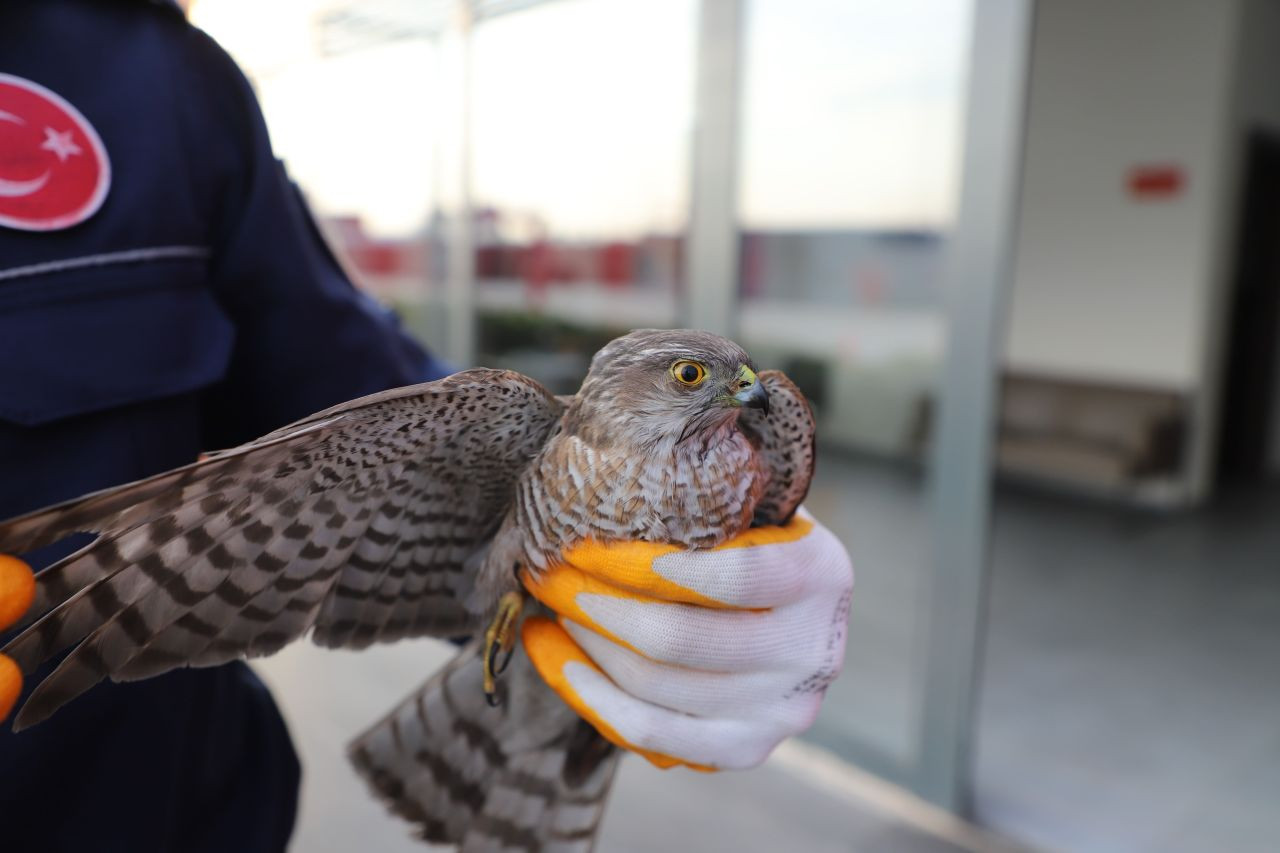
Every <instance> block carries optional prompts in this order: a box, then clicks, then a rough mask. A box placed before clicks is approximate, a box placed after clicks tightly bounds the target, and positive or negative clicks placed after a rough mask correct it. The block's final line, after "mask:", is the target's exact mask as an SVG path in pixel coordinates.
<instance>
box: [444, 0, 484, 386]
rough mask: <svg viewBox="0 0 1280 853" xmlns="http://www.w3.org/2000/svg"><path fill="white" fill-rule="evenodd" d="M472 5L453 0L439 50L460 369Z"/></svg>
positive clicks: (471, 340)
mask: <svg viewBox="0 0 1280 853" xmlns="http://www.w3.org/2000/svg"><path fill="white" fill-rule="evenodd" d="M471 28H472V13H471V3H470V2H468V0H458V2H457V4H456V6H455V14H454V21H453V24H452V26H451V27H450V28H449V30H448V32H447V35H446V37H445V38H443V39H441V49H442V50H445V51H448V53H447V54H446V56H447V57H448V58H447V59H446V61H447V62H449V63H450V65H451V73H450V74H449V75H448V83H449V84H451V85H452V87H453V89H452V92H451V93H450V94H451V95H452V97H453V98H457V101H456V102H454V101H453V100H452V99H451V98H446V103H448V104H449V110H448V112H449V116H448V124H447V126H446V132H445V134H444V136H445V139H446V142H445V145H446V146H447V148H448V150H447V152H446V157H445V163H446V164H448V165H447V168H446V169H445V172H446V174H445V175H444V176H442V177H443V178H444V184H445V186H444V187H443V188H442V189H443V193H442V199H443V202H444V211H445V215H446V223H447V225H446V229H447V247H448V248H447V251H446V262H445V266H446V269H445V315H446V317H447V319H448V335H447V341H448V347H447V350H446V352H447V354H448V358H449V360H450V361H451V362H453V364H454V365H455V366H457V367H459V368H465V367H470V366H472V365H473V364H475V359H476V351H475V346H476V345H475V337H476V335H475V322H476V317H475V245H474V236H475V234H474V231H475V223H474V216H473V211H472V199H471Z"/></svg>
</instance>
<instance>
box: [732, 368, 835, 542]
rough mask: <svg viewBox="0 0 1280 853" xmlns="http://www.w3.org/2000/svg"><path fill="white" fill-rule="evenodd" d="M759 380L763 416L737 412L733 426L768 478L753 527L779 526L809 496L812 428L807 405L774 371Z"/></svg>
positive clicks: (813, 454)
mask: <svg viewBox="0 0 1280 853" xmlns="http://www.w3.org/2000/svg"><path fill="white" fill-rule="evenodd" d="M760 381H761V382H762V383H764V387H765V390H766V391H768V392H769V414H768V416H766V415H765V414H764V413H763V412H761V411H758V410H756V409H743V410H742V414H741V415H739V416H738V426H739V428H741V430H742V431H743V433H744V434H745V435H746V436H747V438H749V439H750V440H751V441H752V443H753V444H755V446H756V450H757V451H758V452H759V454H760V458H761V461H762V462H763V464H764V469H765V471H766V472H767V473H768V475H769V482H768V484H767V485H766V486H765V490H764V494H763V495H761V496H760V502H759V503H757V504H756V511H755V523H756V524H757V525H759V524H785V523H786V522H787V521H789V520H790V519H791V516H792V515H794V514H795V511H796V508H797V507H798V506H800V502H801V501H803V500H804V496H805V495H806V494H808V493H809V483H810V481H811V480H812V479H813V466H814V462H815V460H816V459H817V448H816V443H815V429H816V425H815V423H814V420H813V410H812V409H810V408H809V401H808V400H806V399H805V396H804V394H802V393H800V389H799V388H797V387H796V385H795V383H794V382H792V381H791V380H790V379H788V378H787V375H786V374H785V373H783V372H782V371H780V370H765V371H763V372H762V373H761V374H760Z"/></svg>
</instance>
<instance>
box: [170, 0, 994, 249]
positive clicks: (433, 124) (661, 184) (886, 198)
mask: <svg viewBox="0 0 1280 853" xmlns="http://www.w3.org/2000/svg"><path fill="white" fill-rule="evenodd" d="M370 2H371V0H363V4H362V5H363V8H364V9H368V8H370V6H369V4H370ZM380 2H383V3H390V2H391V0H380ZM970 3H971V0H747V4H746V8H747V18H746V25H745V34H744V76H745V79H744V95H745V96H744V99H743V113H742V119H741V121H742V130H741V151H740V163H739V218H740V221H741V223H742V224H743V225H744V226H745V227H751V228H864V227H873V228H892V227H910V228H917V227H945V225H946V224H947V222H948V221H949V220H950V218H951V215H952V210H953V206H954V199H955V193H956V190H957V187H956V177H957V173H958V167H959V162H960V156H959V155H960V151H959V145H960V142H959V140H960V126H959V119H960V112H961V109H960V108H961V94H962V91H963V85H964V71H965V68H964V65H965V62H964V56H965V51H966V49H967V40H968V27H969V15H970ZM337 5H342V4H337ZM392 5H393V6H394V7H395V8H398V9H413V8H415V4H413V3H404V2H397V3H392ZM430 5H431V4H418V5H417V6H416V7H417V8H427V7H429V6H430ZM436 5H437V6H438V5H439V4H436ZM334 6H335V3H334V0H272V2H271V3H262V2H261V0H198V2H197V3H196V4H195V7H194V9H193V12H192V19H193V21H194V22H195V23H196V24H197V25H198V26H201V27H202V28H204V29H205V30H206V31H208V32H209V33H210V34H211V35H213V36H214V38H216V39H217V40H218V41H219V42H221V43H222V45H223V46H224V47H226V48H227V49H228V51H229V52H230V53H231V54H232V55H233V56H234V57H235V58H236V60H237V61H238V62H239V63H240V64H241V66H242V67H243V68H244V69H245V71H246V73H248V74H249V76H250V78H251V79H252V80H253V81H254V83H255V87H256V89H257V91H258V94H259V98H260V99H261V101H262V105H263V110H264V113H265V114H266V116H267V122H268V126H269V128H270V131H271V134H272V140H273V143H274V145H275V147H276V150H277V153H278V154H279V155H280V156H281V157H282V158H283V159H284V160H285V161H286V163H287V165H288V167H289V169H290V171H291V173H292V174H293V175H294V177H295V178H297V179H298V180H299V182H300V183H301V184H302V185H303V187H304V188H305V189H306V191H307V193H308V195H309V197H310V198H311V199H312V202H313V204H315V206H316V207H317V208H318V209H319V210H321V211H322V212H324V213H331V214H332V213H347V214H356V215H359V216H361V217H362V218H363V219H364V220H365V222H366V224H367V225H368V226H369V227H370V230H371V231H373V232H375V233H377V234H381V235H385V236H396V235H406V234H409V233H412V232H414V231H415V230H416V229H418V228H419V227H420V226H421V224H422V222H423V221H424V219H425V218H426V216H427V215H428V214H429V212H430V210H431V208H432V203H433V202H432V200H433V198H434V197H435V193H436V192H437V190H439V189H440V188H441V187H442V186H443V185H444V182H443V181H442V179H441V169H442V168H443V167H442V165H441V164H442V163H443V162H446V161H444V160H442V159H441V157H440V155H439V152H438V151H437V150H436V148H435V145H434V143H435V142H436V139H437V136H438V135H439V130H440V128H441V127H443V124H442V122H443V121H444V120H446V118H447V116H448V115H449V108H448V103H449V98H448V96H449V94H450V93H449V92H448V91H446V86H448V85H449V84H448V83H446V78H445V77H443V76H442V69H443V68H444V66H443V65H442V64H441V62H440V59H441V55H440V47H439V46H438V44H437V43H436V42H434V41H431V40H428V39H418V40H411V41H402V42H396V43H391V44H383V45H377V46H373V47H368V48H365V49H361V50H359V51H355V52H351V53H346V54H343V55H339V56H323V55H322V54H321V51H320V47H319V45H320V38H319V31H318V28H317V24H316V21H317V16H318V15H319V14H320V13H322V12H323V11H325V10H326V9H331V8H332V7H334ZM696 25H697V3H696V2H695V0H556V2H551V3H547V4H545V5H543V6H540V7H538V8H535V9H531V10H527V11H522V12H516V13H511V14H507V15H503V16H501V17H498V18H495V19H492V20H486V21H483V22H481V23H480V24H479V25H478V26H477V28H476V30H475V35H474V40H473V64H472V69H473V79H472V89H471V92H472V98H471V120H472V140H473V146H472V149H471V160H472V164H473V169H472V190H473V197H474V198H475V201H476V203H477V204H478V205H484V206H492V207H495V208H497V209H500V210H502V211H504V212H506V213H509V214H515V215H516V218H518V219H522V220H524V221H529V220H535V219H536V220H537V221H539V222H541V223H543V224H544V225H545V227H547V228H549V229H550V230H551V231H552V232H553V233H555V234H557V235H559V236H562V237H568V238H610V237H627V236H634V235H636V234H637V233H649V232H659V233H664V232H665V233H670V232H673V231H676V230H678V229H679V228H680V227H681V226H682V223H683V222H684V221H685V219H686V217H687V209H688V184H689V180H690V178H689V159H690V149H691V134H692V131H693V84H694V68H695V66H694V59H695V56H694V49H695V37H696Z"/></svg>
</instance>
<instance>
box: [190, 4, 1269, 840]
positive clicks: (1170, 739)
mask: <svg viewBox="0 0 1280 853" xmlns="http://www.w3.org/2000/svg"><path fill="white" fill-rule="evenodd" d="M192 14H193V19H194V20H195V22H196V23H197V24H198V25H200V26H202V27H204V28H205V29H207V30H208V31H209V32H210V33H211V34H213V35H214V36H215V37H216V38H217V39H218V40H219V41H220V42H221V43H222V44H223V45H224V46H226V47H227V48H228V49H229V50H230V51H231V53H232V54H233V55H234V56H235V57H236V58H237V60H238V61H239V62H240V63H241V64H242V65H243V66H244V67H245V68H246V70H247V71H248V72H249V73H250V75H251V77H252V79H253V80H254V82H255V85H256V87H257V89H258V92H259V95H260V98H261V100H262V103H263V107H264V110H265V112H266V116H267V119H268V123H269V125H270V129H271V133H272V136H273V140H274V143H275V146H276V149H277V151H278V153H279V154H280V155H281V156H282V157H283V158H284V159H285V160H286V162H287V164H288V166H289V168H290V170H291V172H292V174H293V175H294V177H295V178H296V179H297V180H298V181H299V183H300V184H301V185H302V187H303V188H304V190H305V191H306V193H307V194H308V196H309V198H310V200H311V202H312V204H313V206H314V207H315V209H316V210H317V211H318V213H319V214H320V215H321V217H322V219H323V222H324V224H325V227H326V230H327V231H328V233H329V235H330V237H331V239H332V241H333V242H334V243H335V245H337V246H338V247H340V249H341V251H342V252H343V254H344V256H345V258H346V260H347V262H348V263H349V264H350V266H351V268H352V269H353V271H354V273H355V274H356V276H357V277H358V279H359V281H360V283H361V284H362V286H364V287H366V288H368V290H369V291H370V292H372V293H373V294H375V295H376V296H377V297H379V298H381V299H383V300H386V301H387V302H389V303H391V304H392V305H394V306H396V308H397V309H398V310H400V311H401V312H402V314H403V315H404V316H405V318H406V320H407V322H408V323H409V324H410V325H411V327H412V328H413V329H414V330H415V331H416V332H418V333H419V334H420V335H421V336H422V338H423V339H424V340H425V341H426V342H427V343H428V345H430V346H431V347H433V348H434V349H436V350H437V351H439V352H442V353H444V354H446V355H448V356H449V357H450V358H452V359H453V360H454V362H455V363H457V364H459V365H460V366H461V365H469V364H473V363H483V364H488V365H492V366H502V367H511V368H513V369H517V370H520V371H522V372H524V373H526V374H529V375H532V376H534V377H535V378H538V379H539V380H541V381H543V382H545V383H547V384H548V385H550V386H551V387H553V388H554V389H556V390H557V391H572V390H573V389H574V388H575V387H576V385H577V383H578V381H579V380H580V379H581V377H582V375H583V374H584V373H585V370H586V366H587V361H588V358H589V356H590V354H591V353H592V352H593V351H594V350H595V349H596V348H597V347H598V346H599V345H600V344H601V343H603V342H604V341H605V340H607V339H609V338H610V337H613V336H614V335H615V334H617V333H619V332H621V331H624V330H626V329H630V328H633V327H640V326H676V325H695V326H701V327H706V328H712V329H715V330H718V331H723V332H726V333H729V334H731V335H733V336H734V337H736V338H737V339H738V340H740V341H741V342H742V343H743V344H744V345H745V346H747V347H748V348H749V349H750V350H751V351H752V352H753V355H755V357H756V360H757V361H758V362H760V363H762V364H764V365H767V366H777V367H781V368H783V369H785V370H786V371H787V372H788V373H789V374H790V375H791V376H792V377H793V378H795V379H796V380H797V381H798V382H799V383H800V384H801V386H802V387H803V388H804V389H805V391H806V393H807V394H808V395H809V396H810V399H811V400H813V401H814V403H815V406H816V409H817V412H818V415H819V419H820V436H821V446H822V450H823V455H822V460H821V464H820V466H819V472H818V479H817V482H816V485H815V488H814V491H813V494H812V496H811V498H810V501H809V505H810V508H811V509H812V510H813V511H814V512H815V514H817V515H818V516H819V517H821V518H822V519H824V520H825V521H826V522H827V523H828V524H829V525H830V526H831V527H832V528H833V529H834V530H836V532H837V533H838V534H839V535H840V536H841V538H842V539H843V541H844V542H845V543H846V544H847V546H848V548H849V549H850V551H851V553H852V554H853V557H854V564H855V567H856V569H857V572H858V585H857V589H856V594H855V604H854V607H853V611H852V614H851V621H850V633H849V652H848V663H847V666H846V671H845V673H844V675H843V677H842V678H841V679H840V680H839V681H838V682H837V683H836V685H835V686H834V687H833V688H832V693H831V695H830V698H829V700H828V702H827V705H826V707H825V710H824V712H823V715H822V717H821V718H820V720H819V722H818V724H817V725H816V726H815V728H814V730H813V731H812V732H811V733H810V734H809V736H808V740H809V741H810V742H811V743H812V744H816V745H817V746H818V747H819V748H821V749H824V750H828V751H830V752H831V753H832V754H834V755H836V756H838V757H839V758H840V759H841V760H842V761H846V762H849V763H850V764H852V765H854V766H857V767H860V768H862V769H863V770H865V771H868V772H870V773H872V774H874V775H876V776H878V777H880V778H882V779H885V780H888V781H889V782H892V783H894V784H896V785H899V786H902V787H904V788H906V789H908V790H910V791H912V792H914V793H915V794H916V795H918V796H919V797H921V798H922V799H925V800H928V801H931V802H933V803H935V804H937V805H938V806H940V807H942V808H944V809H946V810H950V811H952V812H954V813H956V814H958V815H962V816H964V817H965V818H967V819H969V820H971V821H973V822H975V823H976V824H978V825H980V826H983V827H985V828H986V829H988V830H991V831H992V832H993V833H995V834H997V835H999V836H1003V837H1007V838H1010V839H1014V840H1016V841H1018V842H1021V843H1025V844H1028V845H1035V846H1041V847H1045V848H1049V849H1063V850H1100V851H1112V850H1114V851H1122V850H1124V851H1128V850H1143V851H1156V850H1159V851H1175V850H1179V851H1200V850H1224V851H1226V850H1230V851H1272V850H1276V849H1280V347H1278V346H1277V338H1278V335H1277V332H1278V331H1280V264H1278V261H1280V255H1278V253H1280V207H1278V206H1277V205H1280V0H1213V1H1212V2H1206V0H1035V1H1034V2H1033V0H643V2H642V0H362V1H361V2H335V0H275V2H272V3H269V4H264V3H258V2H252V0H199V2H198V3H197V4H196V5H195V8H194V9H193V11H192ZM992 482H994V484H995V485H994V488H993V489H990V488H988V485H989V484H990V483H992ZM281 673H283V674H280V675H278V677H279V678H282V679H284V680H286V681H287V680H288V674H287V672H285V671H284V670H281ZM409 687H410V684H409V683H404V684H401V685H399V686H398V687H397V688H396V690H395V691H394V692H396V693H398V692H402V691H404V690H407V689H408V688H409ZM363 722H365V721H363V720H361V721H357V722H356V723H355V724H354V725H359V724H360V723H363ZM354 725H353V727H352V729H350V730H354ZM350 730H348V732H349V731H350ZM307 819H308V816H307V813H306V812H305V810H304V823H305V821H306V820H307ZM966 838H970V842H971V843H972V844H974V845H977V844H978V843H979V842H973V841H972V837H971V836H966ZM970 842H961V845H962V846H965V845H966V844H969V843H970ZM744 846H750V845H749V844H748V845H744V844H736V845H734V846H733V848H732V849H744ZM634 849H644V848H642V847H637V848H634ZM727 849H728V848H727ZM759 849H766V848H764V847H761V848H759ZM795 849H802V846H801V847H796V848H795ZM824 849H825V848H824ZM831 849H848V848H847V847H840V846H835V847H832V848H831ZM858 849H896V848H894V847H892V846H889V847H880V848H877V847H875V845H872V846H867V847H859V848H858ZM913 849H914V848H913Z"/></svg>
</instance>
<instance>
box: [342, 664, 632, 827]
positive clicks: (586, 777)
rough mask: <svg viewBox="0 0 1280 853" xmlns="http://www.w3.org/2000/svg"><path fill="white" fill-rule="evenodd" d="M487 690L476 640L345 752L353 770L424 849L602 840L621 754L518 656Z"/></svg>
mask: <svg viewBox="0 0 1280 853" xmlns="http://www.w3.org/2000/svg"><path fill="white" fill-rule="evenodd" d="M498 693H499V696H500V698H501V700H502V701H501V704H500V705H499V706H498V707H496V708H495V707H490V706H489V705H488V703H487V702H486V701H485V697H484V692H483V690H482V689H481V656H480V651H479V646H478V644H476V643H474V642H473V643H471V644H470V645H468V646H467V647H465V648H464V649H462V651H460V652H459V653H458V655H457V656H456V657H455V658H454V659H453V661H452V662H451V663H450V664H449V665H448V666H447V667H445V669H443V670H441V671H440V672H439V673H437V674H436V675H435V676H434V677H433V678H432V679H431V680H430V681H428V682H427V683H426V684H425V685H423V687H421V688H420V689H419V690H418V691H417V692H415V693H414V694H413V695H411V696H409V697H408V698H407V699H405V701H404V702H402V703H401V704H400V705H399V706H398V707H396V708H395V709H394V710H393V711H392V712H391V713H390V714H388V715H387V716H386V717H385V718H383V719H382V720H381V721H379V722H378V723H377V724H375V725H374V726H373V727H372V728H370V729H369V730H368V731H366V732H364V733H363V734H362V735H360V736H359V737H358V738H356V740H355V741H353V742H352V744H351V745H350V747H349V750H348V752H349V755H350V758H351V761H352V763H353V764H355V766H356V769H357V770H359V772H360V774H361V775H362V776H363V777H364V778H365V780H366V781H367V782H368V783H369V786H370V787H371V788H372V789H373V791H374V793H375V794H376V795H377V796H378V797H379V798H380V799H382V800H383V801H384V802H385V803H386V804H387V806H388V808H390V809H391V811H393V812H395V813H396V814H398V815H400V816H401V817H403V818H405V819H406V820H408V821H410V822H412V823H414V824H416V825H417V827H418V830H419V833H420V834H421V836H422V837H423V838H424V839H425V840H427V841H433V842H440V843H452V844H456V845H458V846H459V847H460V848H461V849H462V850H463V851H481V850H484V851H490V850H506V849H511V850H557V851H586V850H590V849H591V847H592V845H593V844H594V842H595V835H596V831H597V829H598V828H599V825H600V819H601V816H602V813H603V811H604V803H605V798H606V795H607V794H608V791H609V785H610V783H611V782H612V780H613V773H614V770H615V769H616V767H617V762H618V752H617V750H616V748H615V747H613V746H612V745H611V744H610V743H608V742H607V741H605V740H604V739H603V738H601V737H600V735H598V734H597V733H596V732H595V730H594V729H592V728H591V727H590V726H589V725H588V724H587V723H585V722H583V721H582V720H581V719H580V718H579V717H578V716H577V715H576V714H575V713H574V712H573V711H572V710H571V709H570V708H569V707H568V706H566V705H565V704H564V703H563V702H561V701H560V699H559V698H558V697H557V696H556V695H555V694H554V693H553V692H552V691H551V690H550V688H548V687H547V686H546V685H545V684H544V683H543V682H542V679H541V678H540V677H539V676H538V674H537V672H536V671H535V670H534V668H533V666H532V664H530V663H529V660H528V658H527V657H525V656H524V655H523V654H520V653H517V655H516V657H515V658H514V659H513V660H512V662H511V666H510V668H509V670H508V671H507V672H506V673H505V674H504V676H503V677H502V678H501V679H499V680H498Z"/></svg>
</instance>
